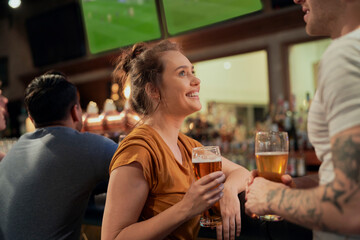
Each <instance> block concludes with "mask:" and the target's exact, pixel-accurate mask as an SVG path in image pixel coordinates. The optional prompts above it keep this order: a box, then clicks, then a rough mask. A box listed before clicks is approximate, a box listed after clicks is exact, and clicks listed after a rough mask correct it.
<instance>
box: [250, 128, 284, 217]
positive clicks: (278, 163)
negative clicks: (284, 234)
mask: <svg viewBox="0 0 360 240" xmlns="http://www.w3.org/2000/svg"><path fill="white" fill-rule="evenodd" d="M288 154H289V139H288V134H287V132H272V131H270V132H257V133H256V136H255V156H256V167H257V170H258V173H259V176H260V177H263V178H266V179H268V180H270V181H275V182H281V176H282V175H284V174H285V170H286V165H287V161H288ZM260 219H262V220H266V221H280V220H282V218H281V217H280V216H277V215H265V216H260Z"/></svg>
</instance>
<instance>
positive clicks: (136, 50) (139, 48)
mask: <svg viewBox="0 0 360 240" xmlns="http://www.w3.org/2000/svg"><path fill="white" fill-rule="evenodd" d="M146 49H147V45H146V43H143V42H142V43H137V44H135V45H134V46H133V47H132V53H131V59H135V58H137V57H138V56H139V55H140V54H141V53H142V52H144V51H145V50H146Z"/></svg>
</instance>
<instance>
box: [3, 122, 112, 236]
mask: <svg viewBox="0 0 360 240" xmlns="http://www.w3.org/2000/svg"><path fill="white" fill-rule="evenodd" d="M116 148H117V144H116V143H115V142H113V141H112V140H110V139H107V138H105V137H102V136H99V135H95V134H91V133H80V132H78V131H76V130H74V129H71V128H67V127H47V128H40V129H37V130H36V131H35V132H33V133H27V134H24V135H23V136H22V137H21V138H20V139H19V141H18V142H17V143H16V144H15V145H14V146H13V147H12V149H11V150H10V151H9V152H8V154H7V155H6V157H5V158H4V159H3V161H1V162H0V239H6V240H16V239H41V240H44V239H76V240H78V239H79V237H80V229H81V222H82V218H83V215H84V212H85V210H86V207H87V203H88V199H89V196H90V194H91V192H92V190H93V188H94V187H95V186H96V184H97V183H99V182H101V181H103V180H106V179H108V177H109V169H108V168H109V164H110V161H111V159H112V156H113V154H114V153H115V150H116Z"/></svg>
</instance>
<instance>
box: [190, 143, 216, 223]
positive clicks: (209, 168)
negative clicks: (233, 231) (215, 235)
mask: <svg viewBox="0 0 360 240" xmlns="http://www.w3.org/2000/svg"><path fill="white" fill-rule="evenodd" d="M192 163H193V168H194V173H195V177H196V179H200V178H201V177H203V176H205V175H208V174H209V173H212V172H216V171H221V169H222V168H221V166H222V161H221V155H220V149H219V147H218V146H206V147H197V148H193V150H192ZM218 224H221V213H220V204H219V202H216V203H215V204H214V205H213V206H212V207H211V208H210V209H208V210H206V211H205V212H203V214H202V215H201V218H200V225H201V226H202V227H215V226H216V225H218Z"/></svg>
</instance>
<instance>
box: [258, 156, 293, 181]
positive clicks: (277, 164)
mask: <svg viewBox="0 0 360 240" xmlns="http://www.w3.org/2000/svg"><path fill="white" fill-rule="evenodd" d="M287 161H288V152H260V153H256V166H257V169H258V173H259V176H260V177H263V178H266V179H268V180H271V181H275V182H281V176H282V175H284V174H285V170H286V165H287Z"/></svg>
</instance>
